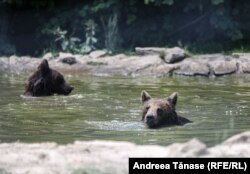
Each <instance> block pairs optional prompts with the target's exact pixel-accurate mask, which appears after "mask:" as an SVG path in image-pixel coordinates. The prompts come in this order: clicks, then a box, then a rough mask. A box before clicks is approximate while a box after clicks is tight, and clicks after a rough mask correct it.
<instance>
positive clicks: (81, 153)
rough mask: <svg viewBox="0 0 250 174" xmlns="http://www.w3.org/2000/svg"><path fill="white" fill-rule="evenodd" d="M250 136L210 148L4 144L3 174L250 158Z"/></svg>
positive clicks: (196, 144)
mask: <svg viewBox="0 0 250 174" xmlns="http://www.w3.org/2000/svg"><path fill="white" fill-rule="evenodd" d="M249 147H250V132H244V133H241V134H238V135H235V136H233V137H231V138H229V139H228V140H226V141H225V142H224V143H221V144H219V145H216V146H213V147H207V146H206V145H205V144H204V143H202V142H200V141H199V140H197V139H192V140H190V141H188V142H185V143H174V144H172V145H169V146H158V145H136V144H133V143H129V142H115V141H76V142H74V143H73V144H68V145H58V144H56V143H35V144H25V143H19V142H16V143H2V144H0V156H1V158H0V173H1V172H2V173H19V174H24V173H37V174H42V173H48V174H54V173H61V174H69V173H121V174H123V173H128V158H129V157H149V158H151V157H160V158H164V157H165V158H169V157H249V156H250V148H249Z"/></svg>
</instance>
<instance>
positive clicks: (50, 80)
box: [23, 59, 74, 96]
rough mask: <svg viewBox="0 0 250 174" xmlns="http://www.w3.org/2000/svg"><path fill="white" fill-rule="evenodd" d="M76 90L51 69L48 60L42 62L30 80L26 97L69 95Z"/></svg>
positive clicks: (26, 87) (26, 89)
mask: <svg viewBox="0 0 250 174" xmlns="http://www.w3.org/2000/svg"><path fill="white" fill-rule="evenodd" d="M73 89H74V88H73V87H71V86H70V85H69V84H67V83H66V81H65V80H64V77H63V75H62V74H61V73H59V72H58V71H56V70H54V69H51V68H50V67H49V64H48V61H47V60H46V59H44V60H42V62H41V64H40V65H39V66H38V68H37V71H36V72H34V73H33V74H32V75H31V76H30V77H29V79H28V83H27V84H26V85H25V92H24V94H23V95H24V96H49V95H53V94H63V95H68V94H69V93H70V92H71V91H72V90H73Z"/></svg>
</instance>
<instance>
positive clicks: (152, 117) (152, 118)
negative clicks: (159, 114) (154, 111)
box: [146, 115, 154, 123]
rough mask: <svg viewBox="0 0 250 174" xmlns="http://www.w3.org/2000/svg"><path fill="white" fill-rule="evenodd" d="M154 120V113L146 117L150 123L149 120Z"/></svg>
mask: <svg viewBox="0 0 250 174" xmlns="http://www.w3.org/2000/svg"><path fill="white" fill-rule="evenodd" d="M153 120H154V116H153V115H148V116H147V117H146V122H147V123H149V122H152V121H153Z"/></svg>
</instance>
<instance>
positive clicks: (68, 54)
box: [58, 52, 74, 58]
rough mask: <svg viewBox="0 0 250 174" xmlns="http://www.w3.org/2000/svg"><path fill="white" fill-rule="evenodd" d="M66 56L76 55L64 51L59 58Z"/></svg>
mask: <svg viewBox="0 0 250 174" xmlns="http://www.w3.org/2000/svg"><path fill="white" fill-rule="evenodd" d="M65 57H74V55H73V54H71V53H64V52H60V53H59V56H58V58H65Z"/></svg>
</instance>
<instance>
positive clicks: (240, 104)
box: [0, 75, 250, 146]
mask: <svg viewBox="0 0 250 174" xmlns="http://www.w3.org/2000/svg"><path fill="white" fill-rule="evenodd" d="M26 78H27V76H26V75H1V76H0V89H1V90H0V97H1V100H0V141H1V142H15V141H21V142H44V141H55V142H58V143H71V142H73V141H74V140H86V141H87V140H117V141H130V142H134V143H138V144H160V145H168V144H170V143H174V142H184V141H187V140H189V139H190V138H198V139H200V140H201V141H203V142H205V143H206V144H207V145H209V146H210V145H214V144H217V143H220V142H221V141H223V140H225V139H226V138H228V137H229V136H231V135H234V134H236V133H239V132H242V131H246V130H249V124H250V114H249V113H250V98H249V96H250V90H249V89H250V83H249V81H250V79H249V78H247V77H241V78H239V77H238V78H237V77H222V78H199V77H179V76H175V77H161V78H156V77H94V76H85V75H71V76H70V75H69V76H66V79H67V81H69V82H70V83H71V84H72V85H73V86H74V87H75V90H74V91H73V92H72V93H71V95H69V96H57V95H55V96H50V97H37V98H29V99H24V98H21V97H20V94H21V93H22V92H23V88H24V85H23V84H24V82H25V80H26ZM143 89H144V90H147V91H148V92H149V93H150V94H151V95H152V96H153V97H159V98H164V97H166V96H168V95H169V94H171V93H172V92H174V91H176V92H178V93H179V98H178V103H177V112H178V114H179V115H182V116H185V117H186V118H188V119H190V120H192V121H194V123H191V124H187V125H185V126H172V127H164V128H161V129H148V128H147V127H146V126H145V125H144V124H143V123H142V122H141V121H140V119H141V110H140V109H141V105H140V92H141V90H143Z"/></svg>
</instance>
